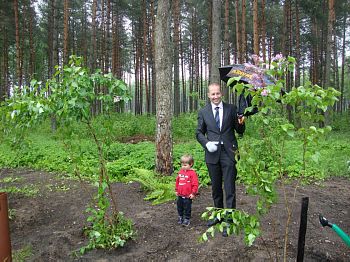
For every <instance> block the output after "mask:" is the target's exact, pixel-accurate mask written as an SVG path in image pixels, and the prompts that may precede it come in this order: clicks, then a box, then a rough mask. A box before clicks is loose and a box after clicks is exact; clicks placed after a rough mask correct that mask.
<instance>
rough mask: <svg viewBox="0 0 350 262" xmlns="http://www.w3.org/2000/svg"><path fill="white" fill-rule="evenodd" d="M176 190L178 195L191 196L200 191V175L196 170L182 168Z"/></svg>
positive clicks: (177, 179)
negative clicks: (198, 175)
mask: <svg viewBox="0 0 350 262" xmlns="http://www.w3.org/2000/svg"><path fill="white" fill-rule="evenodd" d="M175 191H176V192H177V195H178V196H183V197H189V196H190V195H191V194H193V195H195V194H197V192H198V177H197V174H196V172H195V171H194V170H192V169H190V170H184V169H181V170H180V171H179V173H178V175H177V177H176V185H175Z"/></svg>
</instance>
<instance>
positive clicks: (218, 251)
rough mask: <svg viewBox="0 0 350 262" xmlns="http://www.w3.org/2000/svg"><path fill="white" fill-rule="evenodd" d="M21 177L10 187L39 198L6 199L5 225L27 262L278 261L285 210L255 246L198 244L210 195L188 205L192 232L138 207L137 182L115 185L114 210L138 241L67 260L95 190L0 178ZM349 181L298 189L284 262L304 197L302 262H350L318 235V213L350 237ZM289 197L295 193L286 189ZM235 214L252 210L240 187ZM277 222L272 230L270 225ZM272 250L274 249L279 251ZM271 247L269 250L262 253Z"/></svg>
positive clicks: (6, 173) (293, 244) (80, 240)
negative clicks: (30, 189) (28, 252)
mask: <svg viewBox="0 0 350 262" xmlns="http://www.w3.org/2000/svg"><path fill="white" fill-rule="evenodd" d="M5 177H18V178H22V179H21V180H19V181H17V182H13V183H6V184H5V183H1V182H0V188H2V187H6V186H9V185H15V186H18V187H22V186H24V185H30V184H32V185H36V186H37V187H39V189H40V191H39V195H38V196H36V197H26V196H24V195H20V194H11V193H10V194H8V198H9V208H10V209H11V210H12V213H13V214H14V218H13V219H12V220H11V221H10V230H11V242H12V250H13V251H16V250H20V249H23V248H24V247H26V246H28V245H30V246H31V247H32V252H33V255H32V256H31V257H30V258H29V259H27V260H28V261H100V262H102V261H103V262H104V261H271V258H270V257H269V254H268V251H267V250H269V251H270V255H271V256H272V258H273V259H272V260H274V261H276V255H275V253H276V252H277V253H278V254H279V258H278V261H281V260H282V259H281V253H282V251H281V250H282V246H283V241H282V239H283V237H282V233H280V232H282V230H283V225H284V224H285V221H286V214H285V212H284V205H283V204H282V203H278V204H277V205H275V207H274V208H273V209H272V210H271V212H270V213H269V214H268V215H267V216H266V217H265V218H264V219H263V221H262V228H263V230H264V233H263V239H262V238H259V239H258V240H257V241H256V242H255V243H254V245H253V246H252V247H246V246H245V245H244V244H243V241H242V237H237V236H230V237H228V238H224V237H222V236H221V235H220V234H218V235H216V236H215V238H214V239H211V240H210V241H209V242H206V243H199V242H198V241H197V239H198V237H199V236H200V235H201V234H202V233H203V232H204V231H205V230H206V223H205V221H202V220H201V219H200V215H201V213H202V212H203V211H204V210H205V207H206V206H209V205H211V204H212V200H211V191H210V188H203V189H201V191H200V196H199V197H198V198H197V199H196V200H195V201H194V202H193V218H192V220H191V225H190V226H189V227H182V226H179V225H177V223H176V218H177V215H176V206H175V202H172V203H166V204H162V205H156V206H153V205H152V204H151V203H149V202H146V201H144V200H143V198H144V196H145V192H143V191H142V190H141V187H140V185H139V184H137V183H131V184H121V183H116V184H114V185H113V189H114V192H115V193H116V195H117V199H118V205H119V209H120V210H121V211H123V212H124V213H125V214H126V216H127V217H129V218H131V219H132V220H133V221H134V224H135V228H136V230H137V234H138V236H137V238H136V240H134V241H129V242H128V243H127V244H126V246H125V247H124V248H120V249H117V250H112V251H105V250H94V251H90V252H88V253H87V254H85V255H84V256H82V257H80V258H76V257H73V256H72V252H73V251H74V250H77V249H79V248H80V247H81V246H82V245H84V243H85V244H86V238H84V236H83V234H82V228H83V225H84V224H85V221H86V218H85V216H86V215H85V213H84V210H85V208H86V206H87V204H88V202H89V199H90V195H91V194H92V193H94V192H95V190H96V189H95V188H94V187H92V186H90V185H87V184H84V185H82V184H81V183H80V182H78V181H72V180H68V179H62V178H59V177H58V176H55V175H53V174H49V173H45V172H39V171H33V170H9V169H3V170H0V179H2V178H5ZM349 188H350V180H347V179H344V178H334V179H332V180H328V181H326V182H325V183H324V184H323V186H321V187H320V186H305V187H302V188H300V189H299V190H298V193H297V197H296V201H295V203H294V210H295V212H294V214H293V216H292V222H291V225H292V227H291V231H290V241H289V245H288V250H289V252H288V261H296V254H297V242H298V232H299V219H300V202H301V198H302V197H304V196H308V197H309V198H310V202H309V211H308V224H307V226H308V228H307V234H306V245H305V261H350V248H349V247H347V246H346V245H345V243H344V242H342V240H341V239H340V238H339V237H338V236H337V235H336V234H335V233H334V232H333V231H332V230H331V229H330V228H322V227H321V226H320V223H319V221H318V214H319V213H322V214H323V215H324V216H326V217H327V218H328V220H329V221H331V222H333V223H336V224H337V225H338V226H340V227H341V228H342V229H343V230H344V231H345V232H347V233H350V194H349ZM287 190H288V191H290V193H291V192H292V188H287ZM237 197H238V208H243V209H244V210H251V209H252V208H253V207H254V199H252V198H250V197H248V196H247V195H246V194H245V193H244V189H243V187H242V186H240V185H238V192H237ZM273 221H275V223H274V222H273ZM276 243H277V246H276ZM267 248H268V249H267Z"/></svg>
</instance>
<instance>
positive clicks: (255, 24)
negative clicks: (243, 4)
mask: <svg viewBox="0 0 350 262" xmlns="http://www.w3.org/2000/svg"><path fill="white" fill-rule="evenodd" d="M258 12H259V8H258V0H253V32H254V33H253V36H254V54H256V55H258V56H259V21H258Z"/></svg>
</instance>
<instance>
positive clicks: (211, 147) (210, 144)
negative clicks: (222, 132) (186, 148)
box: [205, 141, 218, 153]
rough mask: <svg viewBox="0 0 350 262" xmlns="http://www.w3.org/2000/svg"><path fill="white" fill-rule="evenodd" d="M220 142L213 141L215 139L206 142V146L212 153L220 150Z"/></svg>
mask: <svg viewBox="0 0 350 262" xmlns="http://www.w3.org/2000/svg"><path fill="white" fill-rule="evenodd" d="M217 145H218V142H213V141H209V142H208V143H206V145H205V146H206V147H207V149H208V151H209V152H210V153H213V152H215V151H216V150H218V146H217Z"/></svg>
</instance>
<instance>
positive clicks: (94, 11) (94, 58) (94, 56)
mask: <svg viewBox="0 0 350 262" xmlns="http://www.w3.org/2000/svg"><path fill="white" fill-rule="evenodd" d="M96 15H97V0H93V2H92V25H91V26H92V39H91V41H92V44H91V45H92V56H91V60H92V61H91V71H95V69H96V66H97V65H96V61H97V41H96V37H97V25H96Z"/></svg>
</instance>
